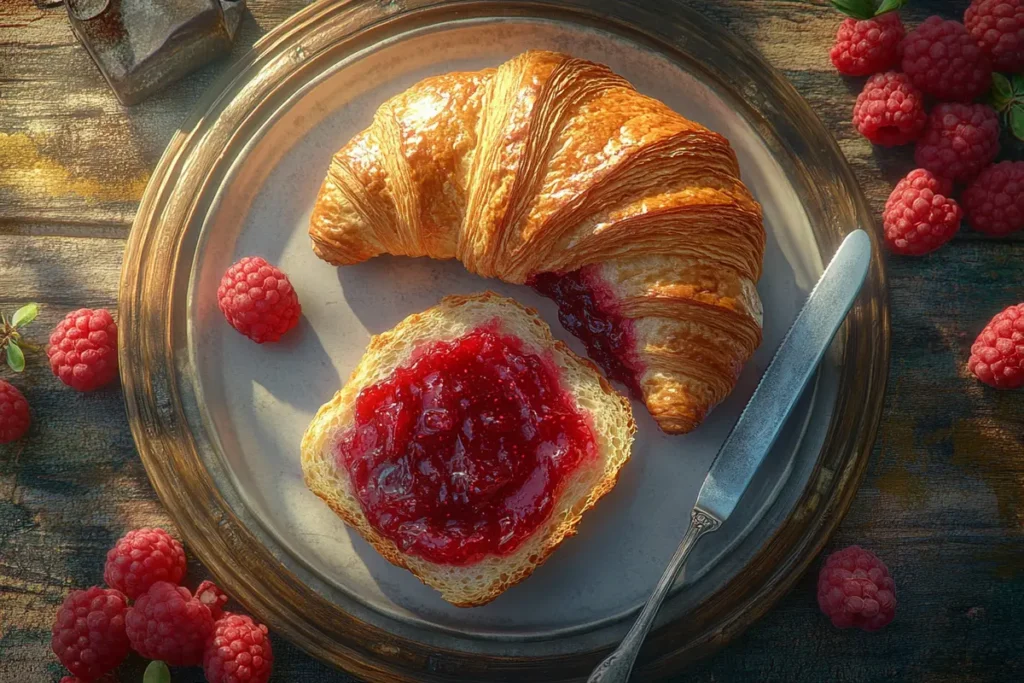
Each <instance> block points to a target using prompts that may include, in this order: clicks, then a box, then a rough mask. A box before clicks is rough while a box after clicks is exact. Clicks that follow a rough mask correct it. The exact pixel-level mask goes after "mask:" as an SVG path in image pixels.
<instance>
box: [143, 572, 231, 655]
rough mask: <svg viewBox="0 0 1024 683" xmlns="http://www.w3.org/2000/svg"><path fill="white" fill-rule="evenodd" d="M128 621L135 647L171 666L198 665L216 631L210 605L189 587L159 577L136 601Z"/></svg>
mask: <svg viewBox="0 0 1024 683" xmlns="http://www.w3.org/2000/svg"><path fill="white" fill-rule="evenodd" d="M125 624H126V627H127V631H128V640H130V641H131V644H132V649H133V650H135V651H136V652H138V653H139V654H140V655H142V656H143V657H145V658H146V659H161V660H163V661H165V662H167V665H168V666H198V665H199V664H200V663H201V662H202V661H203V646H204V645H205V643H206V639H207V638H208V637H209V635H210V632H211V631H213V617H212V616H211V615H210V608H209V607H207V606H206V605H204V604H203V603H201V602H200V601H199V600H196V599H195V598H194V597H192V594H191V593H189V592H188V589H187V588H182V587H181V586H175V585H174V584H173V583H168V582H166V581H157V582H156V583H154V584H153V586H152V587H151V588H150V589H149V591H147V592H146V593H145V594H143V595H142V596H141V597H140V598H139V599H138V600H136V601H135V604H134V605H132V608H131V609H129V610H128V616H127V617H126V618H125Z"/></svg>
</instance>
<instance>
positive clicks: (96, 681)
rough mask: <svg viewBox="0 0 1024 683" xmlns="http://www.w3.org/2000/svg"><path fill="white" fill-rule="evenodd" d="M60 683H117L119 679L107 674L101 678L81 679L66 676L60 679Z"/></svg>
mask: <svg viewBox="0 0 1024 683" xmlns="http://www.w3.org/2000/svg"><path fill="white" fill-rule="evenodd" d="M60 683H117V679H116V678H114V675H113V674H107V675H106V676H101V677H100V678H88V679H86V678H79V677H78V676H65V677H64V678H62V679H60Z"/></svg>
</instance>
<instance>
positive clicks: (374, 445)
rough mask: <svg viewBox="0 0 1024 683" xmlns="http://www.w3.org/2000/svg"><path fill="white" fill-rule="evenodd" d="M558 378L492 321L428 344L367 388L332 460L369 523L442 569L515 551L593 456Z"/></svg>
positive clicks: (590, 436)
mask: <svg viewBox="0 0 1024 683" xmlns="http://www.w3.org/2000/svg"><path fill="white" fill-rule="evenodd" d="M559 372H560V371H559V368H558V366H557V365H555V363H554V362H552V361H551V360H550V359H548V358H544V357H541V356H540V355H537V354H535V353H531V352H530V351H529V350H527V349H525V348H524V347H523V343H522V341H521V340H520V339H519V338H518V337H515V336H512V335H508V334H502V333H501V332H499V330H498V326H497V325H496V324H493V325H488V326H484V327H479V328H477V329H475V330H473V331H471V332H469V333H467V334H465V335H464V336H462V337H459V338H457V339H454V340H450V341H437V342H431V343H427V344H424V345H422V346H420V347H418V348H417V349H416V350H415V351H414V352H413V354H412V357H411V359H410V361H409V362H408V363H407V364H406V365H404V366H402V367H399V368H397V369H396V370H395V371H394V373H393V374H392V375H391V376H390V377H388V378H387V379H385V380H382V381H380V382H378V383H377V384H374V385H372V386H369V387H366V388H364V389H363V390H362V391H361V392H360V393H359V396H358V398H357V399H356V402H355V415H354V419H353V425H352V426H351V427H350V428H349V429H347V430H346V431H345V432H344V433H343V434H342V436H341V437H340V439H339V445H338V459H339V460H338V462H339V465H340V466H342V467H344V468H345V469H346V470H347V471H348V472H349V473H350V475H351V478H352V483H353V490H354V493H355V496H356V497H357V498H358V500H359V503H360V505H361V507H362V509H363V512H364V514H365V515H366V517H367V519H368V521H369V523H370V524H371V525H372V526H373V527H374V529H376V530H377V531H378V532H379V533H380V534H381V535H383V536H385V537H386V538H388V539H390V540H392V541H393V542H394V543H395V544H396V545H397V546H398V548H399V549H400V550H401V551H402V552H404V553H407V554H410V555H414V556H417V557H420V558H423V559H425V560H428V561H430V562H435V563H438V564H450V565H466V564H472V563H474V562H477V561H479V560H480V559H481V558H483V557H485V556H488V555H499V556H501V555H507V554H509V553H511V552H514V551H515V550H516V549H517V548H519V547H520V546H521V545H522V543H523V541H525V540H526V539H527V538H528V537H529V536H530V535H531V534H532V533H533V532H534V531H536V530H537V529H538V528H539V527H540V526H541V525H542V524H543V523H544V522H545V521H547V519H548V517H549V516H550V514H551V511H552V508H553V505H554V503H555V500H556V498H557V496H558V494H559V492H560V491H561V490H562V487H563V485H564V483H565V481H566V480H567V478H568V477H569V475H570V474H571V473H572V472H573V471H574V470H575V469H576V468H577V467H578V466H579V465H580V464H581V463H582V462H584V461H586V460H588V459H590V458H593V457H596V454H597V443H596V441H595V438H594V432H593V430H592V428H591V426H590V424H589V422H588V420H587V418H586V417H585V416H584V415H583V414H582V413H581V411H580V410H579V409H578V408H577V407H576V405H575V403H574V401H573V399H572V398H571V396H570V395H569V394H568V392H567V391H566V390H565V389H563V388H562V386H561V384H560V381H559Z"/></svg>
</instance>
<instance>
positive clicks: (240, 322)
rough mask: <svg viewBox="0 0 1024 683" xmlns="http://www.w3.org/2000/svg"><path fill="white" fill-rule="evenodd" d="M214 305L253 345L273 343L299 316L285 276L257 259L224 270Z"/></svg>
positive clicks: (293, 325)
mask: <svg viewBox="0 0 1024 683" xmlns="http://www.w3.org/2000/svg"><path fill="white" fill-rule="evenodd" d="M217 303H218V304H219V305H220V310H221V312H223V313H224V317H225V318H227V321H228V322H229V323H231V326H232V327H233V328H235V329H236V330H238V331H239V332H241V333H242V334H244V335H245V336H246V337H248V338H249V339H252V340H253V341H254V342H256V343H257V344H262V343H263V342H276V341H277V340H278V339H280V338H281V335H282V334H284V333H285V332H287V331H288V330H290V329H292V328H293V327H295V325H296V324H297V323H298V322H299V315H300V314H301V313H302V307H301V306H300V305H299V297H298V296H296V294H295V290H294V289H293V288H292V283H291V282H290V281H289V280H288V276H287V275H285V274H284V273H282V272H281V271H280V270H278V269H277V268H275V267H274V266H272V265H270V264H269V263H267V262H266V261H265V260H263V259H262V258H260V257H259V256H246V257H245V258H243V259H242V260H241V261H239V262H238V263H236V264H234V265H233V266H231V267H230V268H228V270H227V272H226V273H224V277H222V278H221V280H220V287H219V288H218V289H217Z"/></svg>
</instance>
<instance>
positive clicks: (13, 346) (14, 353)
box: [7, 339, 25, 372]
mask: <svg viewBox="0 0 1024 683" xmlns="http://www.w3.org/2000/svg"><path fill="white" fill-rule="evenodd" d="M7 364H8V365H10V366H11V370H14V371H15V372H21V371H22V370H24V369H25V354H24V353H22V352H21V347H20V346H18V344H17V343H16V342H15V341H14V340H13V339H11V340H9V341H8V342H7Z"/></svg>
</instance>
